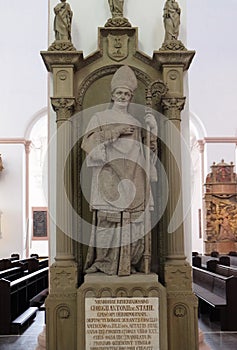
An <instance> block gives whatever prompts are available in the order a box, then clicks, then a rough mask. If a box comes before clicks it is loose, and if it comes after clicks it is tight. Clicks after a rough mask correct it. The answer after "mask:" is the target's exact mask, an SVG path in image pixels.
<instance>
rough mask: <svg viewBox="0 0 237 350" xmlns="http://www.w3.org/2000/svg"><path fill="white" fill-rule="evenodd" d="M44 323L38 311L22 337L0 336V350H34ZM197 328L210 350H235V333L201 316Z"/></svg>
mask: <svg viewBox="0 0 237 350" xmlns="http://www.w3.org/2000/svg"><path fill="white" fill-rule="evenodd" d="M44 321H45V313H44V311H38V313H37V316H36V318H35V320H34V321H33V322H32V323H31V325H30V326H29V327H28V328H27V329H26V330H25V331H24V332H23V333H22V335H20V336H18V335H11V336H9V335H7V336H4V335H2V336H0V350H35V348H36V346H37V344H38V342H37V337H38V335H39V333H40V332H41V331H42V330H43V326H44ZM199 328H200V329H201V330H202V332H203V335H204V340H205V342H206V344H207V345H209V347H210V348H211V349H212V350H237V331H236V332H221V331H220V324H219V323H218V322H210V321H209V318H208V316H207V315H201V318H200V319H199ZM190 350H192V349H190Z"/></svg>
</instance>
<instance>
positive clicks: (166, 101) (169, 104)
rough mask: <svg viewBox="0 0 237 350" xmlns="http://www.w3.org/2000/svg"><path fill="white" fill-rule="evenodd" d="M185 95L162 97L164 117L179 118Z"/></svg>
mask: <svg viewBox="0 0 237 350" xmlns="http://www.w3.org/2000/svg"><path fill="white" fill-rule="evenodd" d="M185 100H186V98H185V97H179V98H178V97H171V98H169V97H163V98H162V100H161V105H162V108H163V111H164V114H165V116H166V117H168V118H169V119H170V120H175V119H176V120H181V117H180V112H181V111H182V109H183V108H184V104H185Z"/></svg>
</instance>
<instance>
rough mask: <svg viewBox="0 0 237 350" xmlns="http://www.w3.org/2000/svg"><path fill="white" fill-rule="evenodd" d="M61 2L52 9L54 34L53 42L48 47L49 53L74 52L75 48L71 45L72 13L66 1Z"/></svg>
mask: <svg viewBox="0 0 237 350" xmlns="http://www.w3.org/2000/svg"><path fill="white" fill-rule="evenodd" d="M60 1H61V2H60V3H59V4H57V5H56V6H55V7H54V13H55V17H54V25H53V29H54V33H55V41H54V43H53V44H52V45H51V46H50V47H49V51H74V50H75V48H74V46H73V45H72V42H71V40H72V38H71V26H72V15H73V12H72V10H71V7H70V5H69V4H68V3H66V0H60Z"/></svg>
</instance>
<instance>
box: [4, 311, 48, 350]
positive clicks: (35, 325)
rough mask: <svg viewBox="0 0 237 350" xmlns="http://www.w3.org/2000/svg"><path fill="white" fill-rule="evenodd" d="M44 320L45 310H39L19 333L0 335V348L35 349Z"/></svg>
mask: <svg viewBox="0 0 237 350" xmlns="http://www.w3.org/2000/svg"><path fill="white" fill-rule="evenodd" d="M44 322H45V312H44V311H43V310H41V311H38V312H37V316H36V318H35V320H33V321H32V323H31V324H30V325H29V327H27V329H25V331H23V332H22V334H21V335H10V336H9V335H0V350H35V348H36V346H37V344H38V341H37V338H38V335H39V333H40V332H41V331H42V330H43V327H44Z"/></svg>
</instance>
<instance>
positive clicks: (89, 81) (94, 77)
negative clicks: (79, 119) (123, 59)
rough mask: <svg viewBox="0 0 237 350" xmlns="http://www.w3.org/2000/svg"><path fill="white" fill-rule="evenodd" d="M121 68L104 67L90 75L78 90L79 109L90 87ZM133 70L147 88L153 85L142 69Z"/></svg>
mask: <svg viewBox="0 0 237 350" xmlns="http://www.w3.org/2000/svg"><path fill="white" fill-rule="evenodd" d="M119 67H121V65H110V66H107V67H102V68H99V69H97V70H95V71H94V72H93V73H91V74H90V75H88V76H87V77H86V79H85V80H84V81H83V82H82V83H81V86H80V87H79V88H78V91H79V94H78V96H77V97H76V104H77V109H79V110H80V109H81V106H82V104H83V99H84V96H85V93H86V91H87V89H88V88H89V87H90V85H91V84H92V83H93V82H95V81H96V80H98V79H100V78H102V77H104V76H106V75H110V74H111V75H112V74H114V73H115V72H116V70H117V69H118V68H119ZM131 68H132V69H133V71H134V73H135V75H136V78H137V79H138V80H140V81H142V82H143V84H144V85H145V86H148V85H149V84H150V83H151V77H150V76H149V75H148V74H146V73H145V72H142V71H141V70H140V69H138V68H136V67H131Z"/></svg>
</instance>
